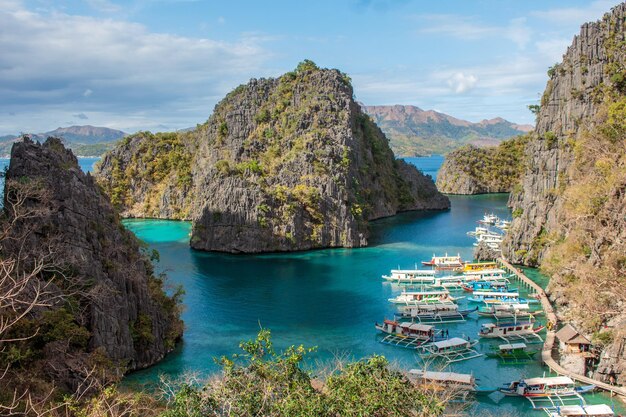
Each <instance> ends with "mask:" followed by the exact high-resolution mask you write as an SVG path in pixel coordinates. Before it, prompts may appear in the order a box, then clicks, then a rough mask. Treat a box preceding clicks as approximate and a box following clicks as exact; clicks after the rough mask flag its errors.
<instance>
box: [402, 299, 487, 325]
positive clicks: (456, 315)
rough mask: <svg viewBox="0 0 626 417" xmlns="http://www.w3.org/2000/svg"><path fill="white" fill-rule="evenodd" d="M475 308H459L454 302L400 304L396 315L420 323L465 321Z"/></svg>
mask: <svg viewBox="0 0 626 417" xmlns="http://www.w3.org/2000/svg"><path fill="white" fill-rule="evenodd" d="M476 310H477V308H473V309H465V310H461V309H459V306H458V305H456V304H454V303H433V304H421V305H416V306H400V307H399V308H398V315H399V316H400V317H402V318H405V319H411V320H417V321H419V322H420V323H432V324H435V323H453V322H463V321H465V317H466V316H467V315H468V314H470V313H472V312H474V311H476Z"/></svg>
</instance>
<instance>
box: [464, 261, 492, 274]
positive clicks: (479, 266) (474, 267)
mask: <svg viewBox="0 0 626 417" xmlns="http://www.w3.org/2000/svg"><path fill="white" fill-rule="evenodd" d="M496 268H498V264H497V263H495V262H467V263H466V264H465V266H463V272H480V271H485V270H492V269H496Z"/></svg>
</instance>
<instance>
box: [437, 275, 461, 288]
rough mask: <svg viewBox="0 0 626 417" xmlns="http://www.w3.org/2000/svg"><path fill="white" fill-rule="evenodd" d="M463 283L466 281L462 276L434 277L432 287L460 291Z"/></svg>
mask: <svg viewBox="0 0 626 417" xmlns="http://www.w3.org/2000/svg"><path fill="white" fill-rule="evenodd" d="M465 283H466V281H465V277H464V276H463V275H447V276H445V277H436V278H435V280H434V282H433V284H432V285H433V287H442V288H446V289H459V290H460V289H462V288H463V285H465Z"/></svg>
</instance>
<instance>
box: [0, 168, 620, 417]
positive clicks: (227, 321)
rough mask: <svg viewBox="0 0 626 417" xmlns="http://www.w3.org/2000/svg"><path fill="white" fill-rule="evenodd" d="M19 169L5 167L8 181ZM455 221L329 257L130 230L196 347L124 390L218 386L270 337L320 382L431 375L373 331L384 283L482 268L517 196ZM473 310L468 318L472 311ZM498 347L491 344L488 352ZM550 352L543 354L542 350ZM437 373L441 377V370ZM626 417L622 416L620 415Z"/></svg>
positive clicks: (506, 401)
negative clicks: (491, 225) (385, 363)
mask: <svg viewBox="0 0 626 417" xmlns="http://www.w3.org/2000/svg"><path fill="white" fill-rule="evenodd" d="M97 160H98V159H97V158H81V159H79V164H80V166H81V168H82V169H83V170H85V171H88V170H93V165H94V163H95V162H96V161H97ZM407 160H408V161H409V162H411V163H413V164H415V165H416V166H417V167H418V168H420V169H421V170H422V171H423V172H424V173H425V174H428V175H431V176H432V177H433V178H436V174H437V170H438V168H439V166H440V165H441V163H442V161H443V158H442V157H440V156H432V157H428V158H407ZM7 165H8V159H0V169H3V168H4V167H5V166H7ZM450 200H451V202H452V209H451V210H449V211H444V212H413V213H403V214H400V215H398V216H394V217H390V218H386V219H382V220H379V221H375V222H373V223H372V235H371V238H370V246H369V247H367V248H361V249H329V250H317V251H309V252H299V253H290V254H266V255H227V254H216V253H203V252H198V251H193V250H191V249H190V248H189V245H188V239H189V232H190V229H191V225H190V223H188V222H176V221H165V220H125V221H124V224H125V225H126V227H128V228H129V229H130V230H132V231H133V232H134V233H135V234H136V235H137V236H138V237H139V238H140V239H142V240H144V241H145V242H147V243H148V245H149V246H150V247H151V248H154V249H157V250H158V251H159V252H160V262H159V264H158V265H157V269H158V270H159V271H165V272H166V273H167V274H168V277H169V282H170V283H171V284H172V285H179V284H181V285H183V287H184V288H185V291H186V294H185V296H184V305H185V310H184V313H183V319H184V321H185V326H186V330H185V335H184V340H183V343H181V344H180V346H178V348H177V349H176V350H175V351H174V352H173V353H172V354H170V355H168V356H167V357H166V358H165V360H163V361H162V362H160V363H159V364H157V365H155V366H153V367H150V368H148V369H145V370H142V371H138V372H135V373H132V374H130V375H129V376H128V377H126V378H125V383H126V384H128V385H137V384H145V383H147V384H151V383H155V382H156V381H158V378H159V376H160V375H162V374H163V375H166V376H169V377H176V376H180V375H182V374H184V373H187V372H192V373H199V374H200V375H210V374H211V373H213V372H216V371H218V370H219V367H218V366H217V365H216V364H215V361H214V359H215V358H217V357H220V356H222V355H231V354H234V353H238V352H239V350H238V344H239V342H240V341H242V340H248V339H252V338H254V337H255V335H256V333H257V332H258V330H259V329H260V328H261V327H265V328H269V329H271V331H272V336H273V340H274V343H275V345H276V346H277V348H279V349H284V348H286V347H288V346H289V345H298V344H303V345H305V346H309V347H312V346H316V347H317V351H316V352H315V353H314V354H312V355H311V356H310V357H309V358H308V359H307V362H306V366H307V367H308V368H309V369H311V370H312V372H313V373H315V372H316V371H317V370H319V369H322V368H324V367H326V366H327V365H328V364H329V363H330V362H332V361H333V360H335V359H336V358H343V359H345V358H350V359H359V358H363V357H366V356H368V355H372V354H380V355H385V356H386V357H387V358H388V359H389V360H390V361H392V362H393V363H394V364H396V365H398V366H400V367H402V368H404V369H410V368H421V367H423V364H422V363H421V362H420V360H419V358H418V357H417V356H416V355H415V353H414V352H413V351H411V350H407V349H403V348H399V347H393V346H388V345H384V344H381V343H380V342H379V341H380V339H381V336H380V335H378V334H377V332H376V330H375V329H374V323H375V322H380V321H382V320H383V319H384V318H385V317H387V318H391V317H392V316H393V312H394V308H393V307H392V305H391V304H390V303H389V302H388V301H387V299H388V298H390V297H392V296H394V295H396V294H397V293H399V291H400V289H399V287H398V286H396V285H391V284H389V283H385V282H383V280H382V279H381V275H383V274H386V273H388V272H389V270H390V269H392V268H398V267H401V268H412V267H414V266H415V265H416V264H418V265H419V263H420V261H422V260H426V259H430V257H431V256H432V255H433V254H434V253H436V254H444V253H448V254H451V255H452V254H454V255H456V254H457V253H458V254H460V255H461V256H462V257H463V258H464V259H471V257H472V243H473V239H472V238H470V237H468V236H467V235H466V232H467V231H469V230H473V229H474V227H475V226H476V221H477V220H478V219H479V218H481V217H482V215H483V214H484V213H491V212H493V213H495V214H497V215H498V216H501V217H503V218H510V211H509V209H508V208H507V207H506V201H507V195H506V194H491V195H480V196H450ZM527 274H528V275H529V276H530V277H531V278H533V279H535V280H537V282H539V283H540V284H541V285H544V286H545V285H546V284H547V278H546V277H544V276H542V275H541V274H539V273H538V271H536V270H532V269H527ZM459 304H460V305H461V306H462V307H467V306H469V303H468V302H467V301H466V300H461V301H460V302H459ZM486 322H488V320H487V319H483V318H481V319H479V318H477V317H476V316H474V315H471V316H470V317H469V318H468V320H467V321H466V322H464V323H456V324H448V325H445V327H444V326H441V327H442V328H445V329H448V330H449V332H450V336H462V337H465V336H470V337H471V338H473V339H474V338H476V337H477V336H476V333H477V332H478V329H479V328H480V325H481V323H486ZM495 344H497V342H485V341H481V342H480V344H479V345H478V350H479V351H481V352H486V351H488V350H489V346H491V345H495ZM537 346H540V345H537ZM430 367H431V368H434V367H438V365H437V364H431V365H430ZM546 369H547V368H543V367H541V365H540V364H539V362H538V361H534V362H532V363H529V364H525V365H514V366H510V365H508V366H507V365H502V364H501V363H499V362H498V361H497V360H495V359H487V358H485V357H480V358H476V359H471V360H469V361H465V362H459V363H456V364H453V365H452V366H451V367H450V370H452V371H457V372H465V373H472V374H474V375H475V376H476V377H477V378H478V382H479V385H481V386H485V387H489V386H499V385H501V384H503V383H505V382H509V381H511V380H514V379H517V378H520V377H532V376H541V375H543V374H544V373H545V372H546ZM585 399H586V400H587V402H589V403H600V402H604V403H609V404H613V402H612V399H610V398H609V397H608V396H607V395H605V394H591V395H586V396H585ZM614 405H615V406H616V408H617V409H618V410H619V411H621V412H624V411H625V410H624V409H623V408H622V407H621V405H620V404H614ZM469 415H485V416H487V415H492V416H499V415H507V416H515V415H520V416H545V413H543V412H540V411H535V410H532V409H531V407H530V406H529V402H528V401H526V400H523V399H519V398H510V397H504V396H503V395H502V394H499V393H493V394H490V395H489V396H484V397H478V400H477V402H476V405H475V406H474V408H473V409H472V410H470V411H469Z"/></svg>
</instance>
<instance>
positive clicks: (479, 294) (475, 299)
mask: <svg viewBox="0 0 626 417" xmlns="http://www.w3.org/2000/svg"><path fill="white" fill-rule="evenodd" d="M467 301H469V302H472V303H485V304H519V303H524V302H526V301H525V300H522V299H520V298H519V293H518V292H508V291H507V292H504V291H503V292H499V291H474V292H473V293H472V296H471V297H468V298H467Z"/></svg>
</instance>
